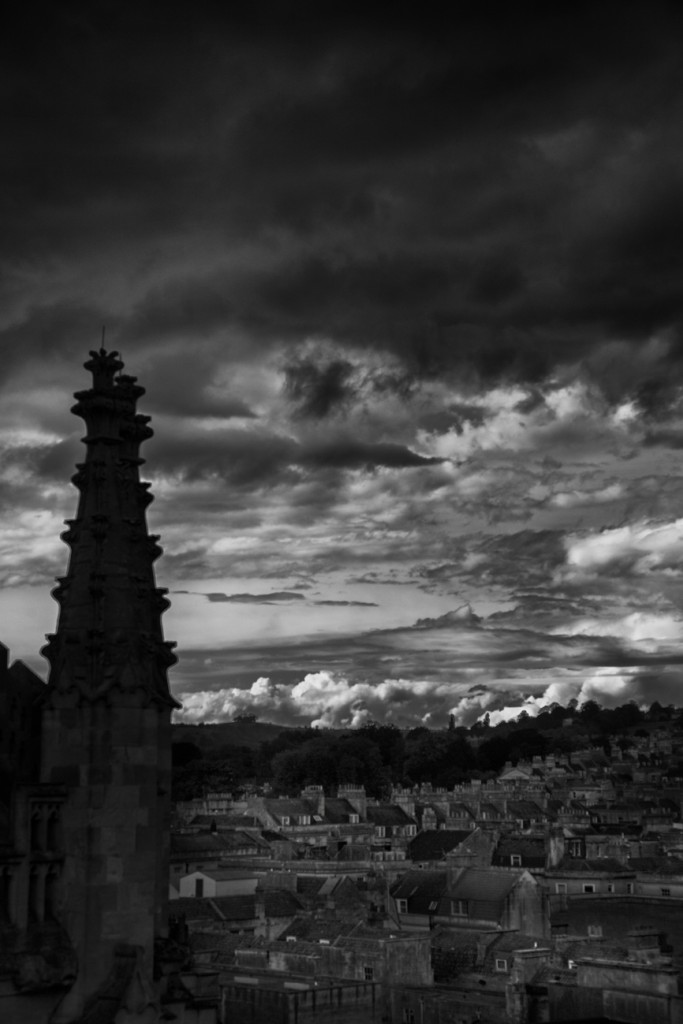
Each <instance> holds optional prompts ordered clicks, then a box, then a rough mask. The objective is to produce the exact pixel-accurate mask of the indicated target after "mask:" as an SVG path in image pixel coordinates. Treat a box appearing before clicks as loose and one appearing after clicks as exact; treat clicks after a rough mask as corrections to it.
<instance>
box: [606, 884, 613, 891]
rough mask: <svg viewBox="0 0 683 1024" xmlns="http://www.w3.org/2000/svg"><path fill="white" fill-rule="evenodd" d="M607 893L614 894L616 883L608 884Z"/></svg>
mask: <svg viewBox="0 0 683 1024" xmlns="http://www.w3.org/2000/svg"><path fill="white" fill-rule="evenodd" d="M607 892H614V882H608V883H607Z"/></svg>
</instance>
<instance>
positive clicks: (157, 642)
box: [42, 348, 179, 707]
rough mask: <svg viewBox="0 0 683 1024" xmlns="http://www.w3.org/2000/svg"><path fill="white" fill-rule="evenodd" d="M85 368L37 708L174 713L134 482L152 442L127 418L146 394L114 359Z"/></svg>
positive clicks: (105, 356)
mask: <svg viewBox="0 0 683 1024" xmlns="http://www.w3.org/2000/svg"><path fill="white" fill-rule="evenodd" d="M85 368H86V369H87V370H90V371H91V373H92V376H93V383H92V387H91V388H89V389H88V390H87V391H77V392H76V394H75V396H74V397H75V398H76V405H74V406H73V408H72V410H71V411H72V412H73V413H75V414H76V415H77V416H81V417H82V418H83V419H84V420H85V424H86V436H85V437H84V438H83V441H84V443H85V445H86V459H85V462H83V463H79V464H78V465H77V467H76V469H77V472H76V474H75V476H73V477H72V480H73V483H74V484H75V485H76V487H77V488H78V490H79V491H80V498H79V502H78V511H77V514H76V518H75V519H71V520H67V521H66V524H67V526H68V529H67V530H66V532H65V533H63V534H62V539H63V540H64V541H65V542H66V543H67V544H68V545H69V547H70V548H71V557H70V559H69V567H68V570H67V574H66V576H64V577H62V578H61V579H58V581H57V582H58V586H57V587H56V588H55V590H53V596H54V597H55V599H56V600H57V602H58V603H59V606H60V611H59V620H58V623H57V632H56V633H55V634H52V635H49V636H48V638H47V639H48V643H47V645H46V646H45V647H44V648H43V652H42V653H43V654H44V655H45V657H46V658H47V659H48V661H49V663H50V675H49V679H48V686H47V691H46V701H47V704H48V705H52V706H55V707H58V706H68V705H73V703H74V697H76V698H77V703H82V702H94V701H105V702H106V703H109V704H111V703H116V704H118V705H125V706H131V707H140V706H144V705H148V704H149V703H150V702H151V703H156V704H162V705H167V706H171V707H178V706H179V705H178V704H177V702H176V701H175V700H174V699H173V697H172V696H171V693H170V691H169V687H168V679H167V672H168V669H169V667H170V666H171V665H173V664H174V662H175V661H176V657H175V655H174V654H173V652H172V648H173V647H174V646H175V644H173V643H170V642H168V641H165V640H164V637H163V630H162V626H161V615H162V612H163V611H164V610H165V609H166V608H167V607H168V606H169V603H168V601H167V600H166V598H165V596H164V595H165V593H166V590H165V589H164V588H161V587H157V586H156V583H155V578H154V568H153V563H154V561H155V559H157V558H158V557H159V555H160V554H161V548H160V547H159V545H158V544H157V540H158V537H156V536H150V535H149V534H148V533H147V522H146V516H145V509H146V508H147V506H148V505H149V504H150V502H151V501H152V500H153V498H152V495H151V494H150V493H149V487H150V484H148V483H141V481H140V477H139V468H140V466H141V465H142V464H143V463H144V459H142V458H140V445H141V444H142V442H143V441H146V440H147V439H148V438H150V437H152V430H151V429H150V427H149V425H148V424H149V419H150V418H149V416H142V415H140V413H138V412H137V411H136V405H137V401H138V399H139V398H140V397H141V396H142V395H144V393H145V389H144V388H142V387H140V386H139V385H138V384H137V383H136V378H135V377H130V376H126V375H124V374H122V373H121V370H122V369H123V363H122V361H121V359H120V358H119V355H118V352H106V351H105V350H104V349H103V348H102V349H100V350H99V351H98V352H91V353H90V359H89V360H88V361H87V363H85Z"/></svg>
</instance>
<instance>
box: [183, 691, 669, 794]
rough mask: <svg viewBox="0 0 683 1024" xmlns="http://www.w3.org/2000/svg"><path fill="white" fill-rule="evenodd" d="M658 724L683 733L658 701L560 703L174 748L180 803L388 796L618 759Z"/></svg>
mask: <svg viewBox="0 0 683 1024" xmlns="http://www.w3.org/2000/svg"><path fill="white" fill-rule="evenodd" d="M657 726H659V727H662V726H663V727H666V728H670V729H676V730H680V729H683V713H681V710H680V709H676V708H674V707H672V706H669V707H663V706H662V705H660V704H659V703H657V702H655V703H654V704H652V705H651V707H650V708H649V709H647V710H642V709H641V708H639V707H638V706H637V705H636V704H635V703H633V702H629V703H627V704H623V705H621V706H620V707H616V708H603V707H601V706H600V705H599V704H598V703H597V702H596V701H593V700H589V701H586V702H584V703H583V704H582V705H581V706H578V705H577V702H576V701H571V702H570V703H569V704H568V705H567V706H566V707H563V706H562V705H560V704H553V705H550V706H549V707H547V708H544V709H542V710H541V712H540V713H539V714H538V715H537V716H536V717H534V718H532V717H531V716H530V715H529V714H528V712H526V711H525V710H522V711H521V712H520V714H519V716H518V717H517V718H516V719H515V720H514V721H509V722H505V723H500V724H498V725H496V726H491V724H490V720H489V716H488V715H485V716H484V718H483V719H482V720H481V721H479V722H476V723H475V724H474V725H473V726H471V727H470V728H469V729H468V728H465V727H463V726H456V724H455V719H454V718H453V716H452V715H451V716H450V721H449V724H448V728H446V729H440V730H438V729H428V728H427V727H425V726H418V727H417V728H413V729H408V730H401V729H398V728H397V727H396V726H395V725H392V724H389V723H381V722H374V721H373V722H368V723H367V724H365V725H363V726H361V727H360V728H357V729H349V730H345V731H337V730H320V729H313V728H298V729H283V730H282V732H280V733H279V734H278V735H277V736H276V737H275V738H274V739H272V740H267V741H265V742H263V743H261V744H260V746H259V747H258V749H256V750H254V749H252V748H250V747H246V746H240V745H233V744H225V745H223V746H221V747H219V748H218V749H216V750H213V751H211V752H208V753H205V752H203V751H202V749H201V747H200V746H199V745H197V744H195V743H193V742H191V741H188V740H183V741H182V742H178V743H174V744H173V797H174V799H175V800H189V799H192V798H195V797H200V796H202V795H203V794H204V793H206V792H211V791H225V790H227V791H232V792H235V791H240V790H243V789H244V788H245V787H254V786H256V787H258V786H263V785H264V784H266V783H267V784H268V785H269V786H270V787H271V789H272V792H273V793H275V794H294V793H298V792H299V791H300V790H301V789H302V788H303V787H304V786H307V785H321V786H323V787H324V788H325V791H326V792H331V791H332V790H334V789H335V788H337V787H338V786H342V785H358V786H364V787H365V789H366V792H367V793H368V794H369V795H370V796H372V797H376V798H378V799H385V798H387V797H388V794H389V792H390V790H391V787H392V786H393V785H403V786H414V785H419V784H421V783H430V784H431V785H433V786H444V787H446V788H447V789H450V788H452V787H453V786H454V785H456V784H458V783H460V782H465V781H467V780H468V779H471V778H484V779H485V778H490V777H492V776H493V775H495V774H497V773H498V772H500V770H501V768H503V766H504V765H505V764H506V763H507V762H511V763H512V764H516V763H517V762H519V761H529V760H531V759H532V758H533V757H534V756H541V757H546V756H547V755H549V754H556V755H571V752H572V750H575V749H577V748H579V747H585V746H586V744H589V745H591V746H594V747H598V748H602V749H603V750H604V751H605V753H607V754H608V755H610V756H612V755H615V754H617V753H619V752H620V751H621V752H625V751H626V750H628V749H629V748H630V747H633V746H635V744H636V740H637V736H638V734H639V733H640V734H641V735H647V733H648V729H651V728H654V727H657ZM679 768H680V766H677V765H672V766H671V769H672V770H673V771H676V770H679Z"/></svg>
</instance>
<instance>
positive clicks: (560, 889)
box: [555, 882, 567, 895]
mask: <svg viewBox="0 0 683 1024" xmlns="http://www.w3.org/2000/svg"><path fill="white" fill-rule="evenodd" d="M555 892H556V893H558V894H559V895H565V894H566V892H567V883H566V882H555Z"/></svg>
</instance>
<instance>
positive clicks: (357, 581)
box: [0, 2, 683, 726]
mask: <svg viewBox="0 0 683 1024" xmlns="http://www.w3.org/2000/svg"><path fill="white" fill-rule="evenodd" d="M154 7H155V9H154V11H151V10H150V11H149V12H148V10H147V8H146V7H145V5H144V4H143V3H141V4H135V5H132V4H130V5H126V4H123V5H113V4H111V5H110V4H97V3H89V4H83V5H75V4H56V5H53V8H52V13H51V14H49V15H47V16H46V17H45V18H43V19H42V20H40V21H38V20H37V19H36V18H35V17H34V16H33V15H34V12H33V11H32V10H31V11H30V12H28V13H29V14H31V18H32V20H30V21H28V20H27V22H26V24H24V25H23V26H22V25H19V26H18V27H17V28H16V30H15V32H14V33H6V34H5V38H4V40H3V42H2V43H1V44H0V46H1V47H2V48H3V50H4V51H6V52H4V53H3V54H2V58H3V64H2V67H3V72H2V83H3V88H2V91H1V96H2V110H3V125H4V129H3V145H2V150H3V156H2V161H1V169H0V174H1V176H2V177H1V180H0V209H1V211H2V215H1V218H0V224H1V228H2V230H1V231H0V260H1V266H2V273H1V274H0V356H1V360H2V367H1V379H0V382H1V389H2V395H1V401H0V531H1V532H0V583H1V586H2V589H1V590H0V622H2V635H1V637H0V639H2V640H3V641H4V642H5V643H6V644H7V645H8V646H9V647H10V648H11V651H12V654H13V655H14V656H15V657H21V658H24V659H25V660H27V661H28V662H29V663H30V664H31V665H32V667H34V668H36V669H37V670H38V671H39V672H41V674H43V675H44V674H45V668H46V666H45V663H44V661H43V660H42V658H41V657H40V655H39V654H38V651H39V648H40V646H41V644H42V642H43V640H42V634H43V633H45V632H49V631H51V630H52V629H53V628H54V625H55V621H56V612H57V606H56V605H55V604H54V602H53V601H52V600H51V598H50V596H49V591H50V587H51V585H52V579H53V577H54V576H56V575H62V574H63V573H64V571H65V567H66V559H67V549H66V547H65V546H64V544H63V543H62V542H61V541H60V540H59V533H60V531H61V530H62V529H63V527H62V520H63V519H64V518H67V517H69V516H72V515H73V513H74V510H75V506H76V498H77V495H76V492H75V490H74V488H73V487H72V486H71V485H70V483H69V477H70V475H71V473H72V472H73V466H74V463H75V462H77V461H79V460H80V459H81V458H82V445H81V443H80V437H81V436H82V432H83V431H82V424H81V423H80V421H79V420H77V419H76V418H75V417H74V416H72V415H71V414H70V412H69V408H70V405H71V404H72V402H71V394H72V392H73V391H75V390H78V389H80V388H82V387H84V386H87V384H88V377H87V374H86V372H85V371H84V370H83V369H82V363H83V361H84V359H85V358H87V353H88V350H89V349H91V348H96V347H98V346H99V342H100V333H101V325H102V324H106V344H107V347H108V348H115V349H117V350H119V351H120V352H121V354H122V356H123V358H124V360H125V363H126V371H127V372H129V373H132V374H134V375H136V376H137V377H138V378H139V381H140V383H141V384H143V385H144V386H145V387H146V389H147V394H146V396H145V397H144V399H143V400H142V402H141V403H140V408H141V411H143V412H146V413H149V414H151V415H152V417H153V423H152V425H153V427H154V429H155V437H154V439H153V440H152V441H150V442H148V443H147V444H146V446H145V450H144V451H143V454H144V455H146V457H147V460H148V462H147V466H146V467H145V469H144V473H145V476H146V478H148V479H150V480H152V481H153V487H154V492H155V494H156V501H155V503H154V505H153V506H152V507H151V509H150V511H149V514H148V518H149V523H150V529H152V530H153V531H154V532H155V533H160V534H161V535H162V543H163V546H164V549H165V555H164V557H163V558H162V559H161V560H160V562H159V563H157V566H158V568H157V574H158V577H159V582H160V584H163V585H165V586H167V587H169V589H170V591H171V598H172V601H173V605H172V609H171V610H170V611H169V612H168V613H167V614H166V615H165V620H164V621H165V631H166V635H167V636H168V638H169V639H174V640H176V641H177V642H178V649H179V654H180V661H179V664H178V666H177V667H176V668H175V669H174V670H173V672H172V682H173V689H174V691H175V692H176V694H177V695H178V696H179V697H180V699H181V700H183V701H184V704H185V709H184V711H183V712H182V716H184V718H185V719H186V720H188V721H196V720H201V719H206V720H224V719H230V718H231V717H232V716H233V715H234V714H235V713H236V712H240V711H247V710H250V711H254V712H256V713H257V714H259V715H260V716H261V717H263V718H264V719H269V720H272V721H277V722H281V723H283V724H293V723H298V722H311V721H313V722H316V723H320V724H327V725H340V724H344V723H355V724H358V723H360V722H362V721H364V720H366V719H367V718H368V717H373V718H378V719H382V720H385V719H388V720H391V721H394V722H396V723H397V724H399V725H416V724H420V723H422V722H424V723H426V724H428V725H433V726H443V725H445V724H446V723H447V720H448V714H449V713H450V712H453V713H455V714H456V716H457V718H458V720H459V721H462V722H464V723H466V724H469V723H471V722H472V721H474V720H475V719H476V718H477V716H478V715H480V714H482V713H483V712H485V711H489V712H491V713H492V720H496V719H497V717H499V716H500V715H503V716H505V715H509V714H513V713H514V714H517V713H518V712H519V710H520V709H521V705H522V704H524V706H525V707H526V708H527V709H528V710H529V711H530V712H531V713H532V714H533V713H534V711H535V710H536V709H537V708H538V707H539V706H540V705H542V704H543V703H547V702H549V701H553V700H560V701H562V702H563V703H566V701H568V700H569V699H571V698H572V697H577V698H578V699H580V700H582V699H586V698H588V697H592V698H595V699H598V700H599V701H600V702H602V703H605V704H608V705H614V704H620V703H623V702H624V701H626V700H628V699H631V698H634V699H636V700H638V701H639V702H645V703H650V702H651V701H653V700H655V699H657V700H660V701H662V702H664V703H678V704H679V705H680V704H681V703H683V702H682V701H681V695H682V694H683V689H682V687H681V683H682V682H683V644H682V641H683V586H682V570H683V478H682V474H681V464H682V449H683V332H682V325H683V288H682V280H683V276H682V270H683V266H682V264H683V260H682V256H683V177H682V173H681V172H682V167H683V145H682V139H681V134H682V131H683V59H682V58H683V53H682V42H681V40H682V39H683V35H682V34H681V30H682V29H683V24H682V23H681V19H680V17H679V16H678V15H677V14H676V13H675V9H674V6H673V5H671V6H668V5H663V4H651V3H648V4H644V3H640V4H630V3H624V2H620V3H600V2H595V3H591V4H585V5H576V9H573V10H571V11H570V10H569V9H568V8H567V7H566V6H564V5H554V4H545V5H539V6H538V7H531V6H530V5H528V4H527V5H525V4H510V5H508V7H507V12H506V13H503V14H501V13H500V12H499V11H498V10H495V9H494V7H493V6H491V7H488V6H487V5H486V4H484V3H477V4H474V3H471V4H469V3H460V4H455V5H454V11H455V12H456V14H457V19H456V17H455V16H454V18H453V21H452V23H450V24H437V23H432V24H427V23H426V22H424V21H422V22H420V23H417V22H416V23H415V24H409V23H407V22H406V23H404V24H393V25H392V24H391V23H390V22H387V23H386V24H384V25H382V26H379V25H375V26H371V25H361V24H360V22H359V23H357V24H355V25H354V24H349V23H346V24H345V23H343V22H342V21H341V20H340V19H337V20H335V21H330V20H329V19H328V20H327V22H323V21H322V20H316V19H315V18H314V17H313V16H310V17H304V16H303V15H301V16H299V17H298V18H297V19H296V21H292V20H290V21H287V20H285V19H284V18H281V17H278V16H277V14H276V12H275V10H274V9H271V10H268V9H267V8H266V7H261V8H258V10H259V12H260V17H256V16H254V17H253V18H251V20H249V21H247V20H244V21H242V22H239V23H238V22H237V21H232V22H228V21H226V20H222V19H221V18H220V16H218V15H209V14H203V13H201V8H200V7H195V6H192V7H191V6H187V8H186V9H184V10H182V11H181V10H180V9H174V8H173V7H172V6H169V7H168V8H166V9H165V13H163V11H162V9H161V8H160V7H159V6H158V5H154ZM127 8H128V9H129V13H126V9H127ZM122 9H123V12H122ZM27 17H28V16H27ZM511 709H512V710H511Z"/></svg>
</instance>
